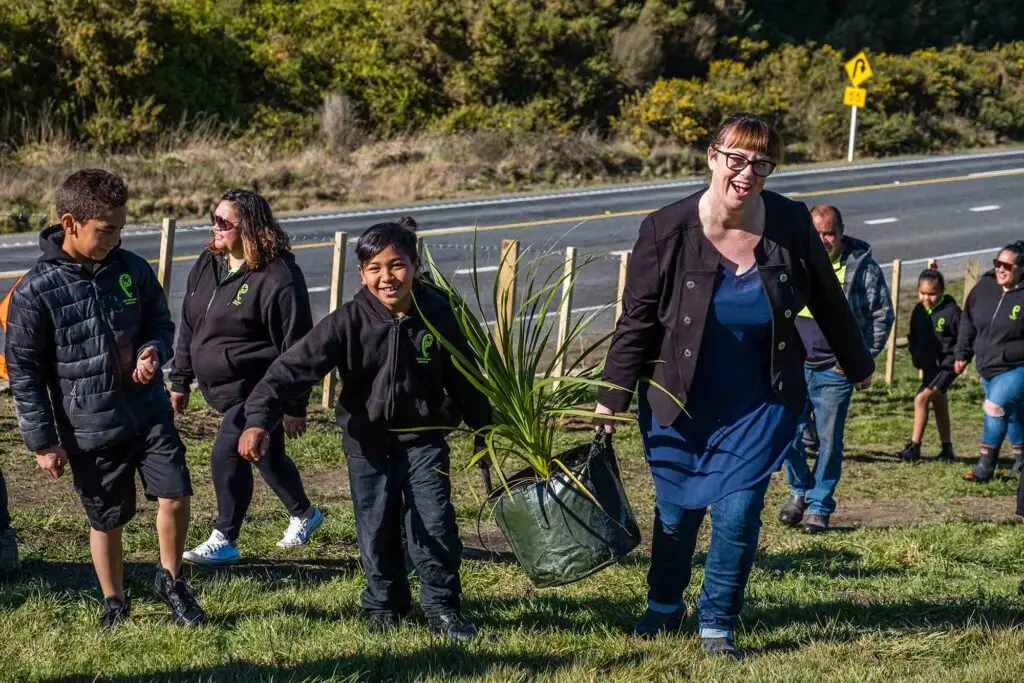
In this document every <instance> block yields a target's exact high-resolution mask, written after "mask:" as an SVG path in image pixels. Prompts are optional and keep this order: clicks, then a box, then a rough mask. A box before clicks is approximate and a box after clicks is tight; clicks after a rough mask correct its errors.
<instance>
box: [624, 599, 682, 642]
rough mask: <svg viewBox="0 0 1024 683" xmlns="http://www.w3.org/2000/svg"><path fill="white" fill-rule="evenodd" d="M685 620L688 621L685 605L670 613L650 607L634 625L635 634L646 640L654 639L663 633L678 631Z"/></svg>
mask: <svg viewBox="0 0 1024 683" xmlns="http://www.w3.org/2000/svg"><path fill="white" fill-rule="evenodd" d="M684 621H686V608H685V607H680V608H679V609H678V610H676V611H675V612H669V613H665V612H655V611H654V610H652V609H648V610H647V611H646V612H644V615H643V616H642V617H640V621H638V622H636V626H634V627H633V635H634V636H637V637H638V638H643V639H645V640H652V639H654V638H657V637H658V636H660V635H661V634H662V633H671V632H673V631H678V630H679V629H681V628H682V627H683V622H684Z"/></svg>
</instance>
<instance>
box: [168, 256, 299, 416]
mask: <svg viewBox="0 0 1024 683" xmlns="http://www.w3.org/2000/svg"><path fill="white" fill-rule="evenodd" d="M312 328H313V316H312V313H311V312H310V307H309V292H308V291H307V289H306V280H305V278H304V277H303V275H302V271H301V270H300V269H299V267H298V265H297V264H296V263H295V258H294V257H293V256H292V254H291V253H290V252H284V253H282V254H281V255H280V256H279V257H278V258H276V259H274V260H273V261H271V262H270V263H268V264H266V265H265V266H264V267H262V268H260V269H259V270H257V271H253V270H249V268H248V267H247V266H244V265H243V266H242V268H241V269H240V270H238V271H237V272H235V273H233V274H231V275H229V274H228V266H227V263H226V262H225V260H224V259H223V257H221V256H217V255H215V254H213V253H212V252H210V251H209V250H206V251H204V252H203V253H202V254H201V255H200V256H199V260H198V261H196V264H195V266H193V267H192V271H191V272H190V273H189V275H188V286H187V290H186V292H185V298H184V300H183V301H182V304H181V326H180V330H179V332H178V341H177V344H176V345H175V354H174V367H173V369H172V371H171V373H170V378H171V388H172V389H173V390H174V391H177V392H180V393H186V392H188V390H189V385H190V384H191V383H192V379H193V378H195V379H196V380H198V382H199V389H200V391H202V392H203V396H204V397H205V398H206V400H207V402H209V404H210V405H211V406H213V407H214V409H216V410H218V411H220V412H221V413H223V412H225V411H227V410H228V409H229V408H231V407H232V406H235V405H238V404H239V403H242V402H243V401H245V399H246V397H247V396H248V395H249V392H251V391H252V389H253V387H255V386H256V384H257V383H259V381H260V380H261V379H262V378H263V373H265V372H266V371H267V368H269V367H270V364H271V363H273V362H274V359H275V358H277V357H278V356H279V355H281V354H282V353H283V352H284V351H285V350H286V349H288V348H289V347H291V346H292V345H294V344H295V343H297V342H298V341H299V340H300V339H302V337H304V336H305V335H306V333H308V332H309V331H310V330H311V329H312ZM308 402H309V392H308V391H306V392H302V393H299V394H295V395H292V396H289V397H288V400H287V402H286V405H285V413H287V414H288V415H291V416H293V417H303V416H305V414H306V404H307V403H308Z"/></svg>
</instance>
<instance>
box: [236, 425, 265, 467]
mask: <svg viewBox="0 0 1024 683" xmlns="http://www.w3.org/2000/svg"><path fill="white" fill-rule="evenodd" d="M269 447H270V440H269V439H268V438H267V430H265V429H261V428H259V427H249V428H248V429H246V430H245V431H244V432H242V436H241V438H240V439H238V455H240V456H241V457H243V458H245V459H246V460H248V461H249V462H256V461H258V460H259V459H260V457H262V456H263V455H264V454H265V453H266V452H267V448H269Z"/></svg>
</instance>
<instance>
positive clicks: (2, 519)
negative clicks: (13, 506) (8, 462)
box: [0, 470, 11, 531]
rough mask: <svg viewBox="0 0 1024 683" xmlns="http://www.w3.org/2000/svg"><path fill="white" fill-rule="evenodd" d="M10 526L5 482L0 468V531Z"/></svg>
mask: <svg viewBox="0 0 1024 683" xmlns="http://www.w3.org/2000/svg"><path fill="white" fill-rule="evenodd" d="M10 528H11V515H10V513H9V512H8V511H7V482H6V481H4V473H3V470H0V531H7V530H8V529H10Z"/></svg>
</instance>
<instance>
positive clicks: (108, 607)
mask: <svg viewBox="0 0 1024 683" xmlns="http://www.w3.org/2000/svg"><path fill="white" fill-rule="evenodd" d="M131 611H132V606H131V603H129V602H128V597H127V596H125V598H124V600H122V599H121V598H119V597H117V596H116V595H114V596H111V597H109V598H103V616H101V617H100V631H109V630H110V629H112V628H114V627H115V626H117V625H118V624H119V623H121V622H122V621H125V620H126V619H127V618H128V617H130V616H131Z"/></svg>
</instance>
